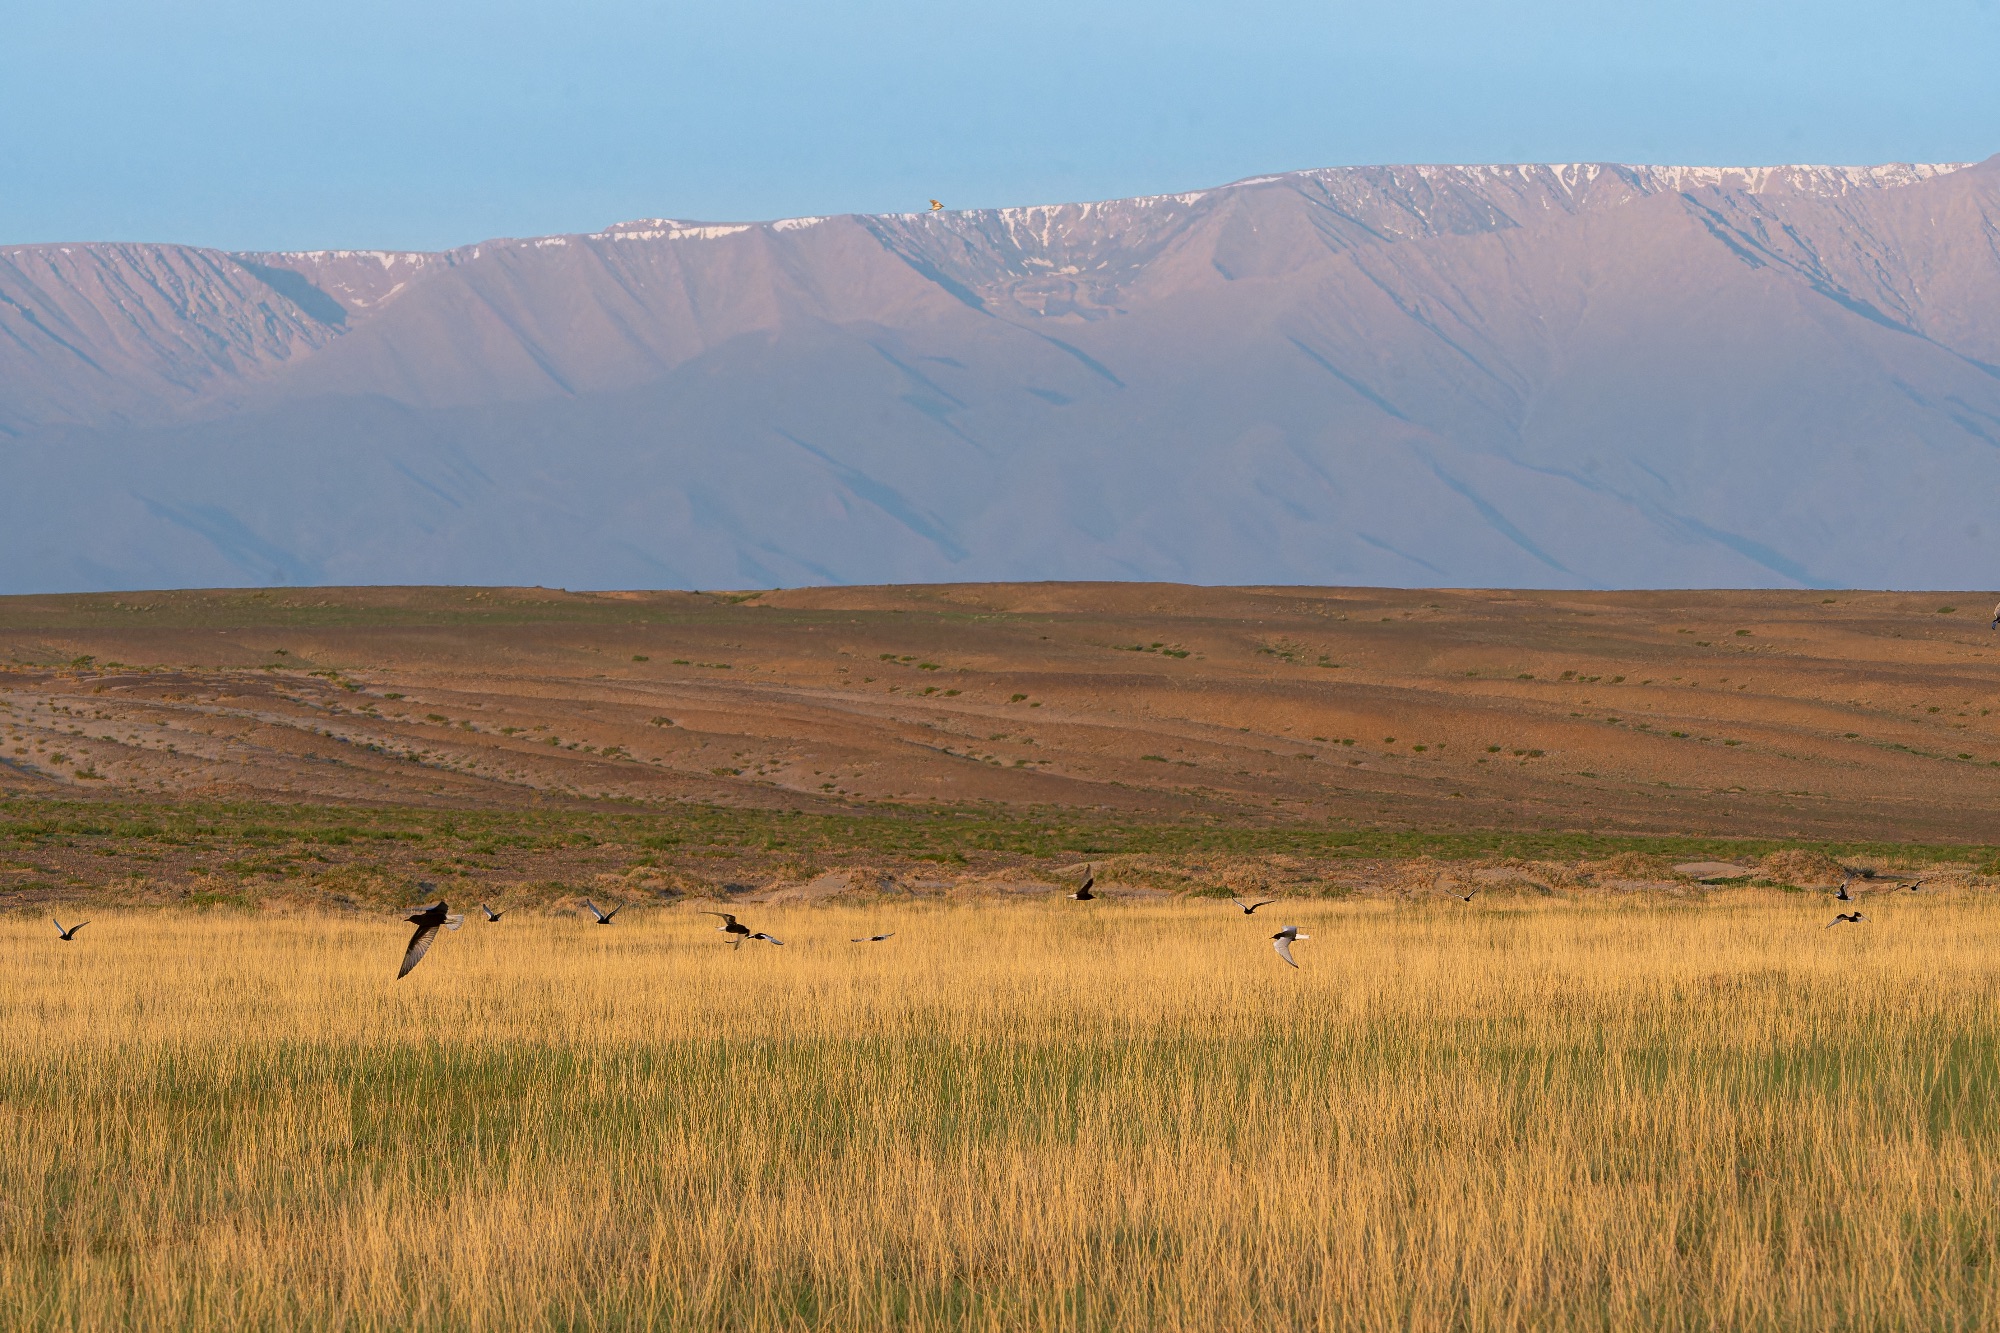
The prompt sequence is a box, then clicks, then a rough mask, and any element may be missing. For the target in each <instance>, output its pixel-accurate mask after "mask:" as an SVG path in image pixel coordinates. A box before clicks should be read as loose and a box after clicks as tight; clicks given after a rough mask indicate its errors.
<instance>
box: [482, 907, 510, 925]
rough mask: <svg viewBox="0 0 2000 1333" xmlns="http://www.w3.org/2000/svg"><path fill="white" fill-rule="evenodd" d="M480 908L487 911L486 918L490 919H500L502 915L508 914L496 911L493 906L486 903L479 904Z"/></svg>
mask: <svg viewBox="0 0 2000 1333" xmlns="http://www.w3.org/2000/svg"><path fill="white" fill-rule="evenodd" d="M479 910H480V911H482V912H484V913H486V919H487V920H488V921H498V920H499V919H500V918H501V917H503V916H505V915H507V914H506V913H505V912H496V911H494V910H493V909H492V908H490V907H488V906H487V905H486V904H485V903H481V904H479Z"/></svg>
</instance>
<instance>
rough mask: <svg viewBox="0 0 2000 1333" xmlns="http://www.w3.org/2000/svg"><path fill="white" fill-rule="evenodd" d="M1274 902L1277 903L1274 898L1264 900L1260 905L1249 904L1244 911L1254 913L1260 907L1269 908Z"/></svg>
mask: <svg viewBox="0 0 2000 1333" xmlns="http://www.w3.org/2000/svg"><path fill="white" fill-rule="evenodd" d="M1276 901H1278V900H1277V899H1276V898H1266V899H1265V900H1264V901H1263V902H1261V903H1251V904H1250V906H1249V907H1247V908H1245V909H1244V910H1245V911H1249V912H1254V911H1256V910H1257V909H1258V908H1260V907H1269V906H1270V905H1271V904H1272V903H1274V902H1276Z"/></svg>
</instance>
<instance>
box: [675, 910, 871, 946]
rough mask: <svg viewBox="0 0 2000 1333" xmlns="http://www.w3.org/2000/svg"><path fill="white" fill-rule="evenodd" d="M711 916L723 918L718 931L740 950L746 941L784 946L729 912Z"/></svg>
mask: <svg viewBox="0 0 2000 1333" xmlns="http://www.w3.org/2000/svg"><path fill="white" fill-rule="evenodd" d="M709 915H710V916H719V917H721V918H722V924H721V925H719V926H717V927H716V929H717V930H719V931H721V932H722V933H723V934H725V935H727V936H729V942H730V943H731V945H733V946H734V947H736V948H738V949H740V948H742V947H743V941H745V940H765V941H767V942H769V943H771V944H778V945H782V944H783V943H784V941H783V940H781V939H777V938H775V937H773V936H770V935H766V934H765V933H764V932H763V931H761V930H752V929H750V927H748V926H746V925H744V924H743V923H742V922H741V921H738V920H737V919H736V918H735V917H733V916H731V915H730V914H729V913H727V912H710V913H709ZM885 938H886V937H885Z"/></svg>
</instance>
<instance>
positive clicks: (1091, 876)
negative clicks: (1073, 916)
mask: <svg viewBox="0 0 2000 1333" xmlns="http://www.w3.org/2000/svg"><path fill="white" fill-rule="evenodd" d="M1096 883H1097V867H1096V866H1085V867H1084V868H1083V885H1082V887H1080V888H1078V889H1077V891H1076V892H1075V893H1072V894H1071V895H1070V897H1072V898H1074V899H1076V900H1077V901H1078V902H1080V903H1087V902H1089V901H1090V900H1091V899H1092V898H1095V897H1096V896H1097V895H1096V894H1094V893H1092V892H1091V891H1090V889H1091V886H1092V885H1094V884H1096Z"/></svg>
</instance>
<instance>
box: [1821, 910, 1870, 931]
mask: <svg viewBox="0 0 2000 1333" xmlns="http://www.w3.org/2000/svg"><path fill="white" fill-rule="evenodd" d="M1867 919H1868V918H1867V917H1865V916H1863V915H1861V913H1859V912H1842V913H1841V914H1840V915H1839V916H1836V917H1835V918H1834V919H1833V920H1831V921H1829V922H1827V923H1826V924H1825V925H1824V926H1821V927H1820V929H1821V930H1832V929H1833V928H1834V927H1835V926H1837V925H1839V924H1840V923H1841V922H1843V921H1852V922H1853V923H1854V924H1855V925H1857V926H1858V925H1860V924H1861V923H1862V922H1863V921H1866V920H1867Z"/></svg>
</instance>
